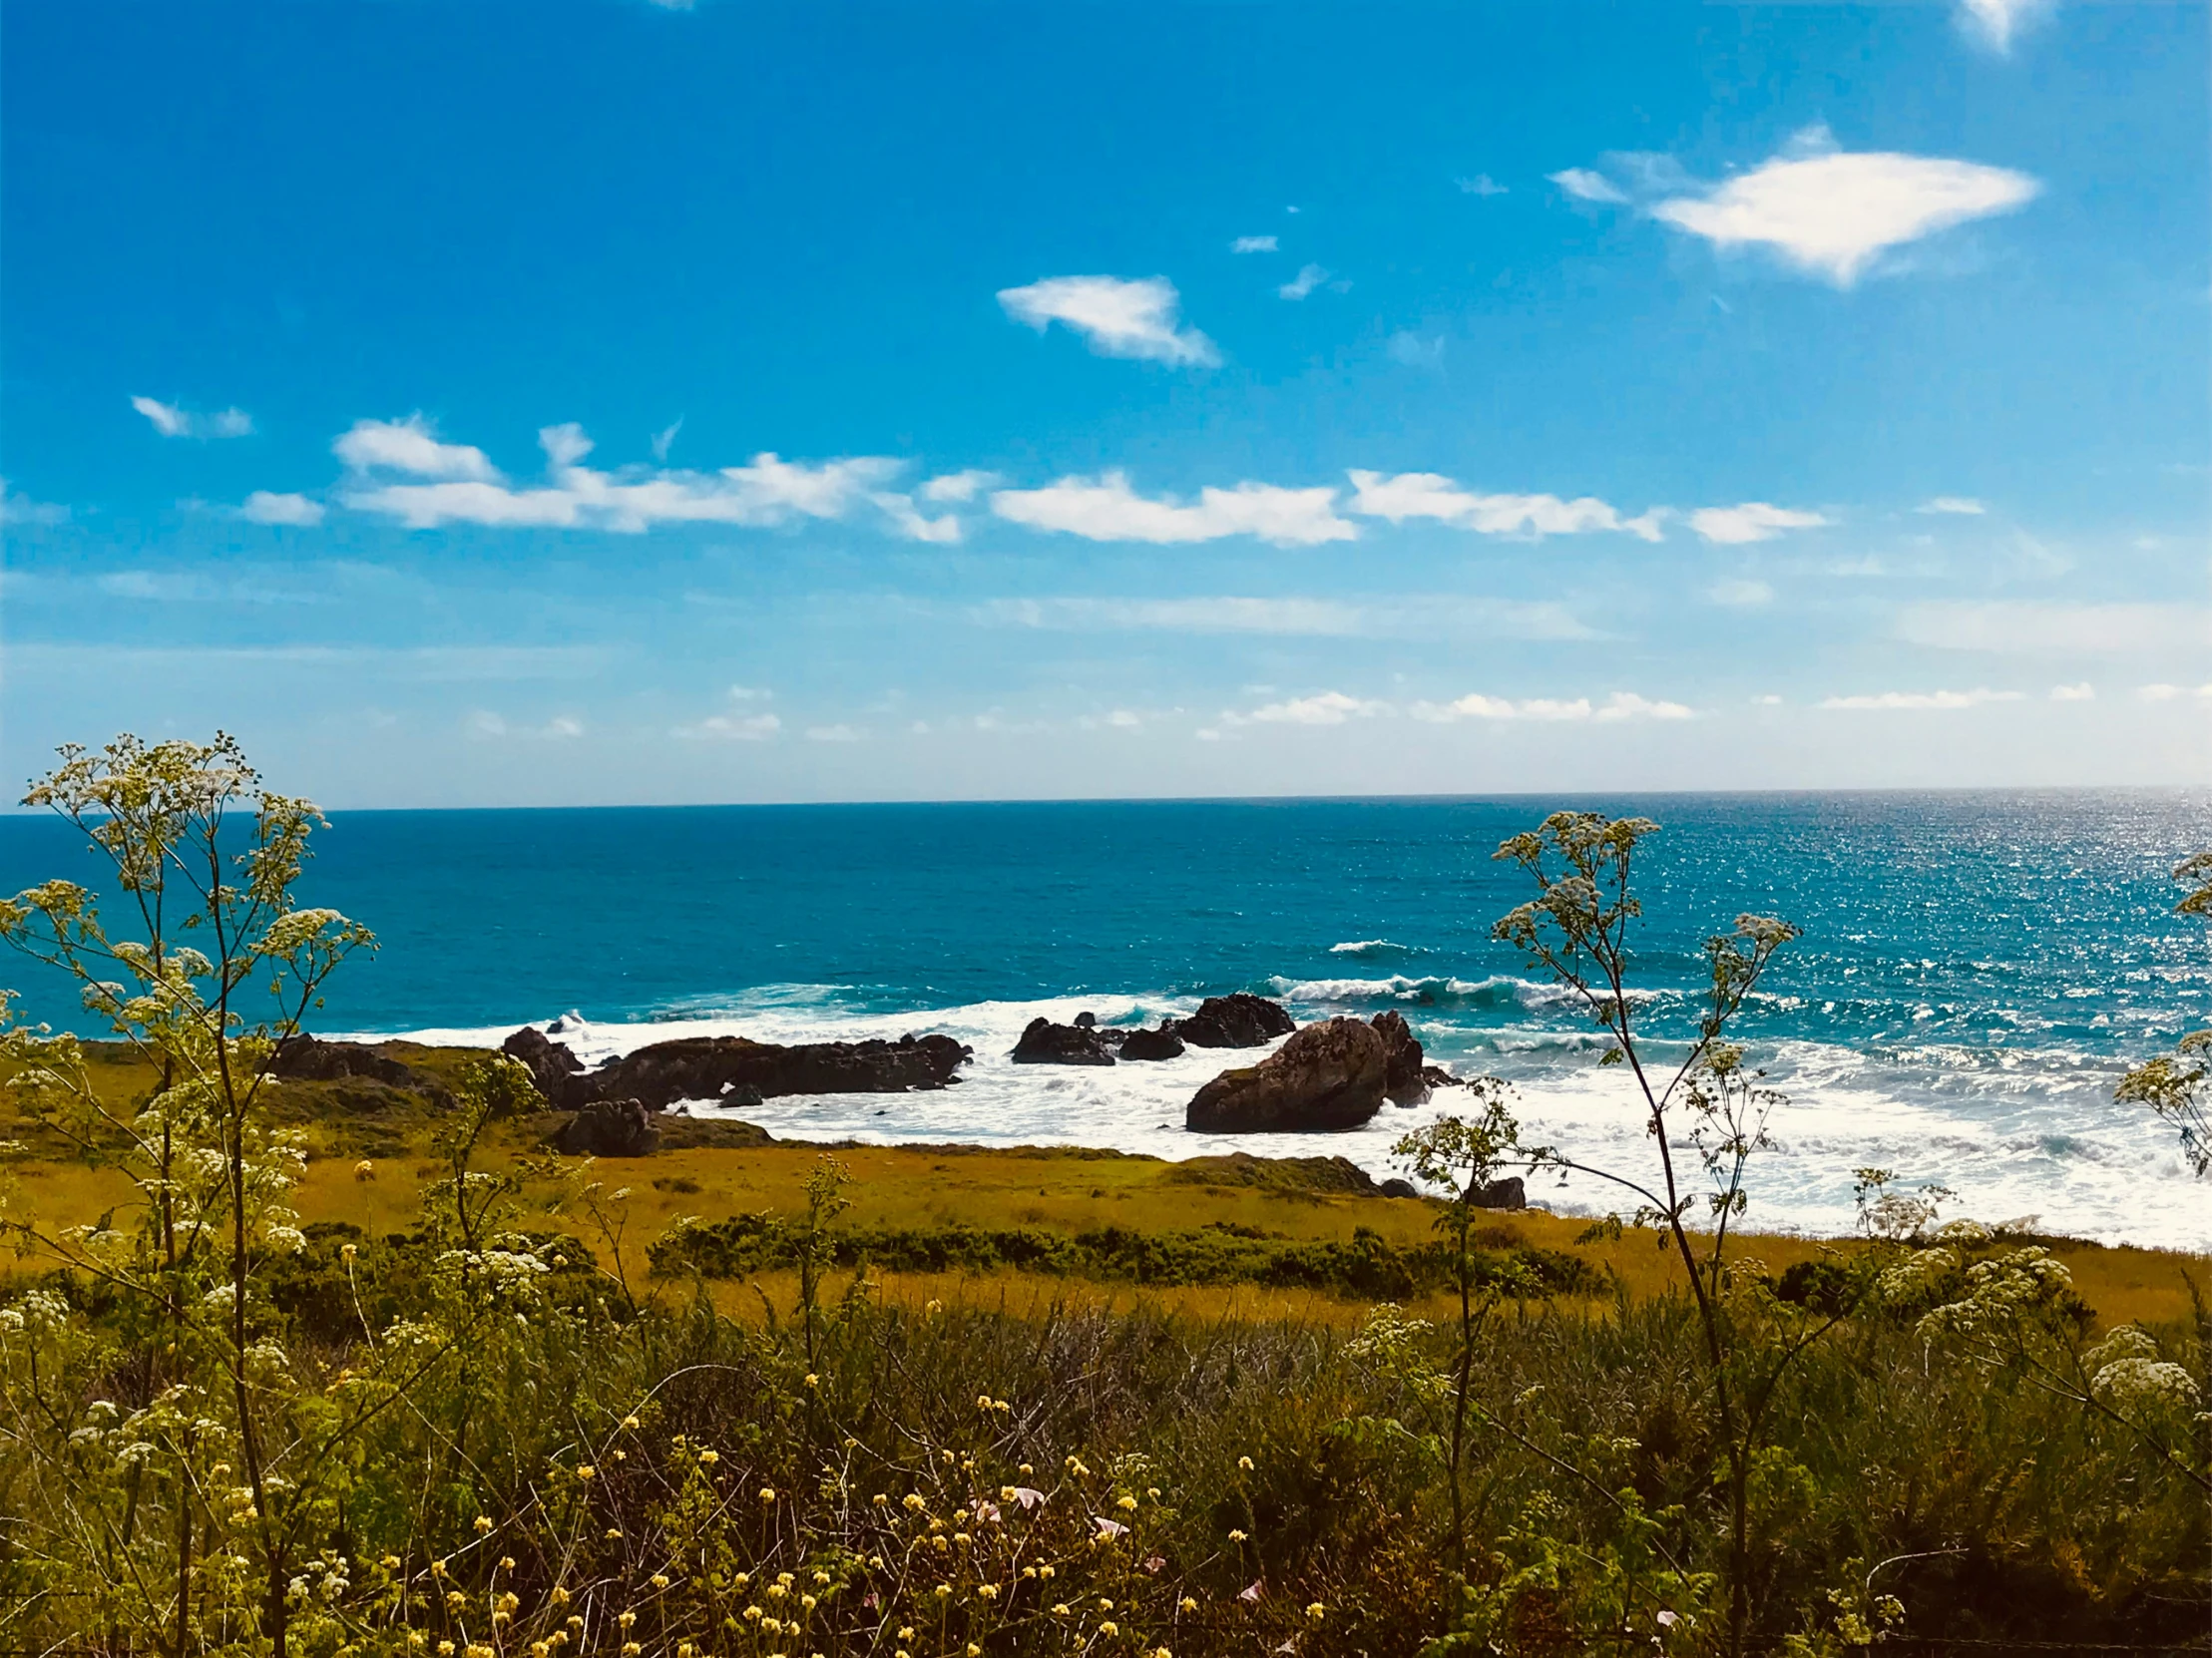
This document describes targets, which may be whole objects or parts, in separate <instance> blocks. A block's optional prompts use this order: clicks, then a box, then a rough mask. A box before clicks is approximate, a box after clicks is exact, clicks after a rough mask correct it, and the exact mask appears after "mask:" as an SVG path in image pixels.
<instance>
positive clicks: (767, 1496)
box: [760, 1485, 775, 1502]
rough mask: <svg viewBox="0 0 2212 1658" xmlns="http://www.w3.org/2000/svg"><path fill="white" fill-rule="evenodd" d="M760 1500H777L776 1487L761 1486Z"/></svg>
mask: <svg viewBox="0 0 2212 1658" xmlns="http://www.w3.org/2000/svg"><path fill="white" fill-rule="evenodd" d="M760 1500H761V1501H762V1502H773V1501H774V1500H775V1487H774V1486H773V1485H763V1486H761V1487H760Z"/></svg>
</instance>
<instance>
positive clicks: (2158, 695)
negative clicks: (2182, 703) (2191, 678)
mask: <svg viewBox="0 0 2212 1658" xmlns="http://www.w3.org/2000/svg"><path fill="white" fill-rule="evenodd" d="M2135 695H2136V697H2137V699H2138V700H2140V701H2144V702H2174V701H2178V700H2180V699H2181V698H2182V697H2184V696H2191V695H2195V696H2201V697H2206V698H2212V684H2204V685H2199V686H2197V688H2196V689H2195V690H2194V691H2191V690H2190V689H2189V687H2188V686H2187V685H2137V686H2136V687H2135Z"/></svg>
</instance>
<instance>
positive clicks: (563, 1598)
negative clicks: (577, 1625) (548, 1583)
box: [553, 1584, 569, 1606]
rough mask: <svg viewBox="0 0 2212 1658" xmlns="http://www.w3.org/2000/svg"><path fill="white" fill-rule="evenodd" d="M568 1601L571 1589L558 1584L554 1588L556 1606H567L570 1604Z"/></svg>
mask: <svg viewBox="0 0 2212 1658" xmlns="http://www.w3.org/2000/svg"><path fill="white" fill-rule="evenodd" d="M568 1603H569V1591H568V1590H566V1589H564V1588H562V1587H560V1586H559V1585H558V1584H556V1585H555V1586H554V1590H553V1604H554V1605H556V1606H566V1605H568Z"/></svg>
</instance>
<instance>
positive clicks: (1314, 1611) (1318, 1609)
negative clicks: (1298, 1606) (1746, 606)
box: [1306, 1600, 1329, 1623]
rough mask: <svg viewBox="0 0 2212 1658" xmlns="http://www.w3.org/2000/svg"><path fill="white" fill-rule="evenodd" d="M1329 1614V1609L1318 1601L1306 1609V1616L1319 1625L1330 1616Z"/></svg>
mask: <svg viewBox="0 0 2212 1658" xmlns="http://www.w3.org/2000/svg"><path fill="white" fill-rule="evenodd" d="M1328 1613H1329V1609H1328V1608H1327V1607H1326V1606H1324V1605H1322V1604H1321V1602H1319V1601H1318V1600H1317V1601H1315V1602H1314V1603H1313V1604H1312V1605H1311V1606H1308V1607H1307V1608H1306V1616H1307V1617H1309V1618H1311V1619H1313V1621H1314V1622H1315V1623H1319V1622H1320V1621H1321V1620H1322V1619H1323V1618H1324V1617H1326V1616H1328Z"/></svg>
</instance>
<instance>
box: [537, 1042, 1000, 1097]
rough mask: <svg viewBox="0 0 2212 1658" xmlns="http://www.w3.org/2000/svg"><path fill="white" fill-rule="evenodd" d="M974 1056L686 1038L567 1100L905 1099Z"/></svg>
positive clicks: (604, 1070) (954, 1045)
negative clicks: (834, 1096)
mask: <svg viewBox="0 0 2212 1658" xmlns="http://www.w3.org/2000/svg"><path fill="white" fill-rule="evenodd" d="M973 1056H974V1055H973V1054H972V1053H971V1052H970V1051H969V1049H968V1047H967V1046H966V1045H965V1044H964V1043H961V1042H957V1041H955V1040H953V1038H952V1037H950V1036H901V1037H900V1038H899V1039H898V1040H897V1041H895V1042H887V1041H863V1042H807V1043H804V1044H801V1045H798V1046H793V1047H780V1046H778V1045H776V1044H775V1043H774V1042H756V1041H749V1040H747V1039H746V1038H745V1037H743V1036H685V1037H683V1038H681V1039H680V1040H677V1041H669V1042H655V1043H654V1044H653V1045H652V1046H651V1047H641V1048H639V1049H638V1051H637V1052H635V1053H629V1054H625V1055H624V1056H623V1057H622V1058H620V1059H616V1060H614V1061H613V1062H612V1063H609V1064H606V1065H603V1066H601V1067H600V1068H599V1069H598V1070H595V1071H588V1072H586V1073H585V1074H584V1075H582V1076H578V1077H574V1078H572V1079H571V1081H570V1089H571V1097H572V1098H574V1099H576V1100H577V1101H578V1102H580V1103H581V1102H582V1101H583V1100H586V1099H639V1100H642V1101H644V1102H645V1104H646V1105H647V1107H648V1108H649V1109H652V1110H656V1111H664V1110H666V1109H667V1108H668V1106H669V1105H671V1104H673V1103H674V1102H675V1101H676V1100H678V1099H705V1100H715V1099H719V1098H720V1097H721V1096H722V1095H723V1094H724V1093H730V1094H737V1093H738V1092H739V1090H742V1089H748V1088H749V1089H751V1090H753V1091H752V1093H751V1094H746V1095H742V1097H744V1098H746V1099H747V1100H748V1101H751V1100H755V1099H766V1098H772V1097H773V1096H775V1095H777V1094H791V1093H904V1092H906V1091H908V1090H909V1089H913V1088H941V1087H943V1086H944V1085H945V1084H946V1083H948V1082H951V1081H953V1080H955V1076H954V1072H955V1071H957V1070H958V1069H959V1068H960V1067H961V1066H962V1065H963V1064H966V1063H967V1062H968V1060H969V1059H970V1058H972V1057H973Z"/></svg>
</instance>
